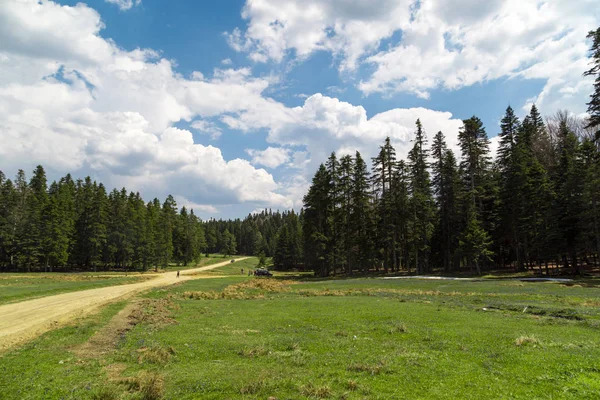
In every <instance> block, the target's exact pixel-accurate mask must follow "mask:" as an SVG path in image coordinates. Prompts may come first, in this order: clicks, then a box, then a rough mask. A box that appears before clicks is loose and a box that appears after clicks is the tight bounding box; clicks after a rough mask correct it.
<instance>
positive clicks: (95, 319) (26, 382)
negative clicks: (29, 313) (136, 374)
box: [0, 302, 125, 400]
mask: <svg viewBox="0 0 600 400" xmlns="http://www.w3.org/2000/svg"><path fill="white" fill-rule="evenodd" d="M124 306H125V302H119V303H114V304H111V305H108V306H107V307H105V308H104V309H103V310H102V311H101V312H100V313H98V314H95V315H93V316H91V317H87V318H85V319H82V320H79V321H75V323H74V324H72V325H70V326H67V327H65V328H61V329H57V330H55V331H51V332H48V333H46V334H44V335H42V336H41V337H40V338H38V339H36V340H34V341H32V342H30V343H28V344H26V345H24V346H22V347H20V348H18V349H16V350H13V351H10V352H8V353H5V354H2V355H1V356H0V397H1V398H2V399H7V400H8V399H15V400H16V399H23V400H34V399H73V400H75V399H91V398H92V394H93V393H95V392H96V391H98V392H100V391H101V390H102V389H101V386H104V385H103V383H104V382H105V381H106V380H105V379H104V378H103V376H105V374H104V373H103V370H102V363H103V360H102V359H101V358H97V359H81V358H79V357H78V356H77V355H75V354H74V353H73V352H72V351H71V350H72V349H73V348H74V347H76V346H79V345H81V344H82V343H85V342H86V341H87V340H89V338H90V337H92V336H93V335H94V333H95V332H96V331H97V330H98V329H100V328H102V326H104V325H106V324H107V323H108V321H109V320H110V319H111V318H112V317H113V316H114V315H115V314H116V313H118V312H119V310H120V309H122V308H123V307H124ZM110 389H111V388H110V387H107V388H106V390H105V392H106V393H108V391H109V390H110ZM105 398H106V399H108V398H109V397H105Z"/></svg>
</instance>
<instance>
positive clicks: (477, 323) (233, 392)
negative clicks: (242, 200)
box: [0, 263, 600, 400]
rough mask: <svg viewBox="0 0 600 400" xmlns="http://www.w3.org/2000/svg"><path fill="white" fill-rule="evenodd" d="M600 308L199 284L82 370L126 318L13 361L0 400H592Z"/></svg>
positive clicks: (495, 292) (97, 323)
mask: <svg viewBox="0 0 600 400" xmlns="http://www.w3.org/2000/svg"><path fill="white" fill-rule="evenodd" d="M235 264H236V263H234V266H235V267H236V269H238V268H239V264H238V265H235ZM516 283H518V284H516ZM191 294H192V295H191ZM598 298H600V288H598V287H597V286H596V285H595V284H593V285H591V286H580V287H578V286H576V285H572V286H566V285H563V284H558V283H538V282H536V283H525V282H511V281H509V282H503V281H485V282H476V281H475V282H474V281H425V280H416V281H415V280H381V279H344V280H327V281H321V282H318V281H309V282H307V281H291V280H290V279H289V277H282V278H281V279H277V278H271V279H265V278H249V277H246V276H241V275H240V276H235V275H232V276H227V277H224V278H220V279H198V280H190V281H186V282H182V283H181V284H179V285H175V286H172V287H169V288H165V289H156V290H153V291H151V292H149V293H148V294H147V295H145V296H144V299H143V300H142V304H145V305H144V306H143V307H141V308H139V307H138V308H137V309H136V310H137V313H141V315H142V317H139V316H138V317H137V319H136V320H135V323H134V324H132V326H131V327H130V329H129V330H128V331H127V332H125V333H123V334H122V335H121V336H119V340H118V342H117V343H116V346H114V347H113V349H112V350H111V351H106V352H105V353H103V354H101V355H98V356H97V357H95V358H93V359H89V360H88V359H84V360H83V363H81V364H80V363H79V360H78V359H77V356H75V355H74V354H75V353H74V350H72V349H73V348H74V347H75V346H76V344H77V343H84V342H86V340H89V338H90V336H91V334H92V333H93V331H95V330H97V329H99V328H100V327H101V325H102V324H106V323H107V321H108V319H109V316H110V314H111V312H112V314H114V313H115V312H116V310H117V309H116V308H114V307H115V306H110V307H108V308H107V309H106V310H105V311H104V313H103V315H107V316H106V317H93V318H91V319H90V320H89V321H88V320H86V322H85V323H79V324H77V326H79V327H81V326H86V327H88V328H86V329H85V330H84V331H85V333H83V331H82V328H77V329H76V328H74V327H70V328H64V329H61V330H59V331H55V332H50V333H48V334H46V335H44V336H43V337H42V338H40V339H38V340H36V341H35V342H32V343H30V344H29V345H27V346H25V347H23V348H21V349H18V350H15V351H13V352H11V353H8V354H6V355H4V356H3V357H1V358H0V393H2V394H3V395H4V394H8V396H7V397H6V398H7V399H27V398H31V399H34V398H44V399H46V398H48V399H63V398H64V399H71V398H72V399H75V398H77V399H88V398H89V399H121V400H124V399H125V400H128V399H141V398H147V399H200V398H201V399H267V398H269V397H272V398H276V399H320V398H323V399H365V398H367V399H394V398H415V399H417V398H418V399H457V398H460V399H463V398H464V399H468V398H470V399H479V398H486V399H488V398H489V399H503V398H506V399H508V398H510V399H534V398H535V399H545V398H552V399H582V398H589V399H595V398H600V342H599V341H598V338H599V337H600V309H599V307H598V303H597V301H598ZM111 307H113V311H110V309H111ZM61 360H68V361H64V362H63V363H62V364H61V363H60V361H61ZM103 377H104V378H103Z"/></svg>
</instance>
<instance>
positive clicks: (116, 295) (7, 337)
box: [0, 257, 248, 352]
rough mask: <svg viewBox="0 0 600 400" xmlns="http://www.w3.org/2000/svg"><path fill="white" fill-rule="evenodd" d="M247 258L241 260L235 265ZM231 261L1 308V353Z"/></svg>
mask: <svg viewBox="0 0 600 400" xmlns="http://www.w3.org/2000/svg"><path fill="white" fill-rule="evenodd" d="M246 258H248V257H244V258H238V259H236V261H241V260H245V259H246ZM229 263H230V261H229V260H228V261H224V262H222V263H218V264H213V265H208V266H206V267H199V268H193V269H188V270H183V271H181V276H180V277H179V278H177V272H165V273H162V274H159V275H158V276H157V277H156V278H154V279H150V280H147V281H145V282H140V283H132V284H128V285H118V286H108V287H103V288H98V289H90V290H81V291H78V292H70V293H63V294H58V295H55V296H48V297H42V298H38V299H34V300H26V301H22V302H19V303H13V304H7V305H4V306H0V352H4V351H5V350H7V349H9V348H10V347H13V346H15V345H18V344H22V343H25V342H27V341H29V340H31V339H33V338H35V337H37V336H39V335H40V334H42V333H44V332H47V331H49V330H51V329H54V328H57V327H59V326H61V325H63V324H65V323H66V322H68V321H70V320H72V319H73V318H77V317H81V316H84V315H87V314H89V313H91V312H93V311H96V310H97V309H98V308H100V307H101V306H103V305H105V304H107V303H109V302H112V301H115V300H117V299H122V298H126V297H129V296H132V295H134V294H137V293H139V292H141V291H144V290H148V289H151V288H155V287H160V286H168V285H172V284H175V283H177V282H181V281H185V280H189V279H194V277H192V276H190V275H191V274H195V273H197V272H201V271H207V270H210V269H213V268H218V267H221V266H224V265H227V264H229Z"/></svg>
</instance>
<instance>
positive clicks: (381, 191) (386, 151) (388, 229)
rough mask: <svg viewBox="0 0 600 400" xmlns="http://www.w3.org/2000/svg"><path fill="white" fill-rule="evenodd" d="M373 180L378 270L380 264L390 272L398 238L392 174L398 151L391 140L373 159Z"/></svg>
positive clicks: (394, 267) (386, 140) (393, 266)
mask: <svg viewBox="0 0 600 400" xmlns="http://www.w3.org/2000/svg"><path fill="white" fill-rule="evenodd" d="M372 161H373V169H372V180H373V191H374V194H375V199H374V201H375V204H376V209H377V210H376V213H377V230H376V234H377V236H376V247H377V251H376V253H377V254H378V260H377V261H376V264H375V265H376V268H377V266H378V265H379V263H380V262H382V263H383V269H384V270H385V272H388V271H389V269H390V265H391V266H392V268H393V269H394V270H395V269H396V267H397V266H396V265H395V264H394V263H395V262H396V260H397V257H396V253H395V251H396V240H395V239H396V238H395V237H394V233H395V232H396V229H395V227H394V217H393V214H394V210H393V206H392V198H393V194H392V193H393V191H394V188H393V186H392V173H393V171H394V166H395V164H396V150H395V149H394V147H393V146H392V144H391V142H390V138H389V137H388V138H386V139H385V143H384V145H383V146H380V147H379V154H378V155H377V157H375V158H373V159H372Z"/></svg>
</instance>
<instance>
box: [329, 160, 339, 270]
mask: <svg viewBox="0 0 600 400" xmlns="http://www.w3.org/2000/svg"><path fill="white" fill-rule="evenodd" d="M325 167H326V168H327V175H328V177H329V187H328V191H329V198H330V202H329V207H330V210H329V218H330V221H329V227H330V229H331V231H330V237H329V240H328V241H327V255H328V257H329V259H328V263H329V264H330V265H331V267H332V270H333V272H334V273H335V271H336V270H337V268H338V267H339V266H340V265H341V264H342V263H343V244H342V240H341V238H342V234H343V223H342V218H343V210H342V209H341V198H342V196H341V192H340V163H339V161H338V159H337V156H336V155H335V153H331V155H330V156H329V158H328V159H327V162H326V163H325Z"/></svg>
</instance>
